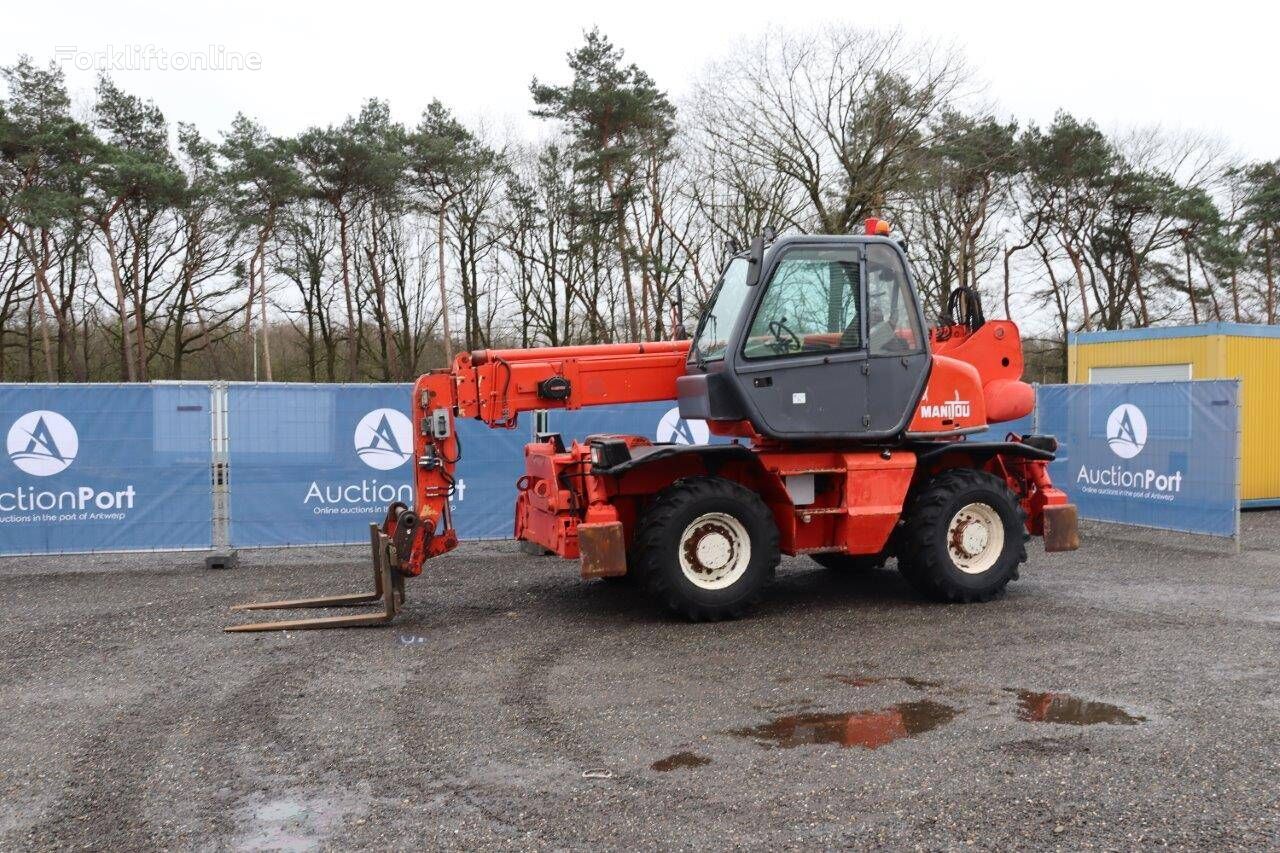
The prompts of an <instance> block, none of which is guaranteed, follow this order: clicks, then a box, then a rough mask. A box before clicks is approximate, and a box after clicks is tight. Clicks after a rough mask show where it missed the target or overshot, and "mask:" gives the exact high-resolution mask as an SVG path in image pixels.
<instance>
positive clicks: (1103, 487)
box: [1076, 403, 1182, 501]
mask: <svg viewBox="0 0 1280 853" xmlns="http://www.w3.org/2000/svg"><path fill="white" fill-rule="evenodd" d="M1147 435H1148V430H1147V417H1146V415H1144V414H1143V413H1142V409H1139V408H1138V407H1137V406H1135V405H1133V404H1132V403H1121V404H1120V405H1119V406H1116V407H1115V408H1114V409H1112V410H1111V414H1110V415H1108V416H1107V431H1106V439H1107V447H1109V448H1110V449H1111V452H1112V453H1114V454H1115V455H1116V456H1119V457H1120V458H1121V459H1133V458H1134V457H1135V456H1137V455H1138V454H1139V453H1141V452H1142V449H1143V448H1144V447H1146V446H1147ZM1076 486H1077V487H1078V488H1079V489H1080V491H1082V492H1085V493H1087V494H1094V495H1104V496H1113V497H1124V498H1142V499H1146V500H1156V501H1172V500H1174V499H1175V498H1176V497H1177V496H1178V495H1179V494H1181V493H1182V471H1181V470H1180V469H1178V470H1164V471H1157V470H1156V469H1155V468H1126V467H1124V466H1122V465H1121V464H1119V463H1116V464H1111V465H1108V466H1106V467H1104V468H1091V467H1090V466H1088V465H1081V466H1080V472H1079V473H1078V474H1076Z"/></svg>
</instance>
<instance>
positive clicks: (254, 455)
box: [227, 383, 529, 547]
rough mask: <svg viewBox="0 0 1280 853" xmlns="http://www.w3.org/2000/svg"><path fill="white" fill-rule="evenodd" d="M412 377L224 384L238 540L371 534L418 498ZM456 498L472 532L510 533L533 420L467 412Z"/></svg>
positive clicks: (327, 539)
mask: <svg viewBox="0 0 1280 853" xmlns="http://www.w3.org/2000/svg"><path fill="white" fill-rule="evenodd" d="M412 389H413V386H412V385H408V384H394V385H294V384H249V383H244V384H241V383H232V384H231V385H229V386H228V388H227V461H228V467H229V469H230V512H229V514H230V524H229V527H230V530H229V537H230V542H231V545H233V546H235V547H247V546H270V545H310V544H343V543H362V542H366V541H368V537H369V523H370V522H381V521H382V519H383V517H384V515H385V513H386V509H387V504H389V503H391V502H392V501H396V500H398V501H403V502H404V503H406V504H408V505H409V506H413V505H414V498H413V462H412V458H413V427H412V424H411V422H410V411H409V409H410V403H411V399H410V397H411V394H412ZM457 428H458V436H459V438H460V440H461V442H462V446H463V454H464V455H463V460H462V462H461V463H459V466H458V472H457V480H458V485H457V490H456V492H455V494H454V496H453V498H452V500H451V501H450V508H451V511H452V512H453V520H454V524H455V526H456V527H457V529H458V535H459V536H460V537H462V538H464V539H497V538H505V537H509V536H511V531H512V523H513V522H512V519H513V517H514V507H515V495H516V489H515V482H516V480H517V479H518V478H519V476H520V474H521V473H523V471H524V445H525V443H526V442H527V441H528V440H529V438H528V432H527V431H525V430H490V429H488V428H486V427H485V426H484V424H481V423H479V422H477V421H464V420H459V421H458V423H457Z"/></svg>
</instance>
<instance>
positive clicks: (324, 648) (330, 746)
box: [0, 513, 1280, 850]
mask: <svg viewBox="0 0 1280 853" xmlns="http://www.w3.org/2000/svg"><path fill="white" fill-rule="evenodd" d="M1089 533H1093V534H1094V535H1091V536H1087V537H1086V543H1085V547H1084V549H1083V550H1081V551H1079V552H1077V553H1075V554H1070V555H1045V554H1043V553H1042V552H1041V551H1040V549H1039V546H1038V545H1036V546H1035V547H1033V549H1032V554H1031V561H1030V563H1029V566H1028V568H1027V569H1026V570H1024V572H1023V579H1022V580H1021V581H1019V582H1016V583H1015V584H1013V585H1012V586H1011V587H1010V589H1009V593H1008V595H1007V596H1006V597H1004V598H1003V599H1002V600H999V601H996V602H993V603H990V604H985V605H970V606H940V605H932V604H925V603H921V602H919V601H917V600H915V599H914V598H913V597H912V596H911V595H910V594H909V593H908V591H907V589H906V588H905V586H904V585H903V583H902V582H901V581H900V580H899V578H898V576H897V574H896V573H894V572H892V571H878V572H871V573H866V574H862V575H856V576H851V575H841V574H838V573H834V572H829V571H824V570H821V569H817V568H815V567H814V566H813V564H812V563H809V562H808V561H806V560H787V561H785V562H784V564H783V567H782V570H781V572H780V574H779V578H778V581H777V582H776V584H775V585H774V586H773V587H772V588H771V594H770V595H769V596H768V598H767V600H766V602H765V604H764V605H763V606H762V607H761V608H760V609H759V610H758V611H757V612H756V613H755V614H754V615H753V616H752V617H751V618H748V619H745V620H742V621H739V622H734V623H726V624H716V625H690V624H685V623H682V622H678V621H674V620H672V619H670V618H668V617H666V616H665V615H664V614H663V613H661V612H660V611H658V610H656V609H655V607H654V606H653V605H652V604H650V603H649V602H648V601H647V600H645V599H643V598H641V597H639V596H637V595H636V594H634V593H633V592H632V591H631V589H630V588H629V587H628V586H626V585H619V584H611V583H605V582H600V581H596V582H590V583H585V582H582V581H579V580H578V579H577V577H576V566H574V565H573V564H571V563H565V562H562V561H559V560H556V559H554V558H535V557H528V556H525V555H523V554H520V553H519V552H518V550H517V549H516V547H515V545H514V544H513V543H492V544H471V545H467V546H464V547H463V548H461V549H459V550H458V551H457V552H455V553H453V554H451V555H449V556H447V557H445V558H443V559H440V560H437V561H435V562H434V563H432V564H431V565H430V567H429V570H428V574H427V575H425V576H424V577H422V578H418V579H416V580H415V581H411V582H410V589H409V594H410V600H409V604H408V609H407V612H405V613H404V614H403V616H402V618H401V619H400V621H399V622H398V623H397V624H396V625H395V626H394V627H391V628H381V629H365V630H348V631H328V632H294V633H287V634H286V633H275V634H258V635H234V634H224V633H222V632H221V631H220V630H219V629H220V628H221V626H222V625H224V624H226V623H227V622H228V620H229V618H230V617H229V616H228V614H227V613H226V607H227V605H229V604H231V603H233V602H237V601H242V600H245V599H247V598H253V597H258V596H271V597H276V596H287V595H293V594H307V593H310V592H313V591H314V592H323V591H333V592H338V591H342V590H343V589H344V588H348V587H354V588H358V587H359V584H360V583H363V582H364V579H365V576H366V575H365V571H366V569H365V568H364V563H363V559H364V555H363V552H362V551H361V550H360V549H358V548H342V549H306V550H288V551H276V552H270V551H257V552H242V554H241V558H242V565H241V567H240V568H239V569H236V570H232V571H225V572H209V571H206V570H204V569H203V568H201V567H200V565H199V563H200V557H201V556H202V555H196V554H151V555H98V556H91V557H84V556H80V557H59V558H47V559H45V558H42V559H33V558H24V559H12V560H6V561H0V606H2V607H3V611H4V613H5V619H4V620H3V622H0V638H2V639H0V648H3V650H4V651H3V659H2V660H0V680H2V682H3V692H2V693H0V709H2V711H3V713H2V714H0V727H2V737H0V791H3V797H2V798H0V848H3V849H16V848H39V849H51V848H71V847H77V848H79V847H92V848H115V849H120V848H128V849H151V848H171V849H189V848H200V849H224V848H259V849H261V848H267V849H293V850H296V849H311V848H326V849H355V848H410V847H415V848H422V847H430V848H467V849H474V848H477V847H486V848H492V847H497V848H522V849H524V848H583V847H605V846H610V847H612V846H623V845H626V846H630V847H640V848H654V847H659V846H661V847H680V848H707V847H715V848H721V847H728V846H745V847H753V848H764V847H769V848H777V847H824V848H830V847H835V846H842V847H843V846H853V847H888V848H926V849H934V848H960V847H977V848H1009V847H1021V848H1026V847H1036V848H1044V847H1058V848H1064V849H1080V848H1093V847H1102V848H1112V849H1130V848H1139V847H1155V846H1162V845H1174V846H1179V847H1182V846H1194V847H1203V848H1210V847H1212V848H1222V847H1237V848H1243V847H1249V848H1267V847H1270V848H1275V847H1277V846H1280V793H1278V792H1280V753H1278V751H1277V740H1278V739H1280V738H1278V735H1280V692H1277V674H1278V673H1280V657H1278V655H1277V645H1278V643H1280V550H1278V549H1280V513H1267V514H1261V513H1255V514H1248V515H1246V516H1245V539H1244V550H1243V552H1242V553H1241V554H1240V555H1239V556H1224V555H1221V554H1217V555H1215V554H1209V553H1205V552H1204V551H1192V550H1187V549H1186V548H1184V547H1182V546H1181V543H1179V545H1178V547H1173V546H1171V544H1170V540H1169V539H1167V538H1166V537H1161V536H1153V535H1138V534H1125V535H1124V537H1123V538H1119V539H1117V538H1110V537H1101V536H1099V535H1097V534H1098V533H1099V531H1097V530H1095V529H1092V528H1091V529H1090V530H1087V531H1086V534H1089Z"/></svg>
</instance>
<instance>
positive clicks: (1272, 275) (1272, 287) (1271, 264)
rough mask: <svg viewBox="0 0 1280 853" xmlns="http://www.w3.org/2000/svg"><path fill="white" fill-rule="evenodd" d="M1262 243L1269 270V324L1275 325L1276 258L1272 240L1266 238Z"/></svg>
mask: <svg viewBox="0 0 1280 853" xmlns="http://www.w3.org/2000/svg"><path fill="white" fill-rule="evenodd" d="M1262 245H1263V246H1264V247H1265V250H1266V270H1267V325H1269V326H1270V325H1274V324H1275V322H1276V272H1275V258H1274V257H1272V252H1271V240H1270V239H1266V238H1264V239H1263V241H1262Z"/></svg>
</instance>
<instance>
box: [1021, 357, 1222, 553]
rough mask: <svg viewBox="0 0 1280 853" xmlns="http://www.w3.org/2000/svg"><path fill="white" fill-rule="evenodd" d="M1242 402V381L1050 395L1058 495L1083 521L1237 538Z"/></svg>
mask: <svg viewBox="0 0 1280 853" xmlns="http://www.w3.org/2000/svg"><path fill="white" fill-rule="evenodd" d="M1239 395H1240V389H1239V383H1238V381H1237V380H1234V379H1233V380H1204V381H1193V382H1149V383H1132V384H1127V383H1126V384H1107V385H1044V386H1041V387H1040V388H1039V392H1038V396H1037V424H1038V427H1039V432H1042V433H1049V434H1051V435H1055V436H1057V438H1058V441H1059V443H1060V449H1059V452H1058V458H1057V460H1056V461H1054V462H1053V464H1052V465H1050V469H1049V470H1050V474H1051V476H1052V477H1053V482H1054V485H1056V486H1058V487H1059V488H1061V489H1063V490H1064V491H1065V492H1066V493H1067V494H1068V495H1070V496H1071V499H1072V501H1073V502H1074V503H1075V504H1076V505H1077V506H1078V507H1079V509H1080V515H1081V517H1082V518H1091V519H1096V520H1099V521H1111V522H1118V523H1121V524H1133V525H1140V526H1142V527H1156V528H1163V529H1167V530H1181V531H1186V532H1191V533H1204V534H1209V535H1212V536H1234V535H1236V533H1237V521H1238V513H1239V459H1238V455H1239V442H1238V423H1239V417H1240V414H1239V413H1240V408H1239Z"/></svg>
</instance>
